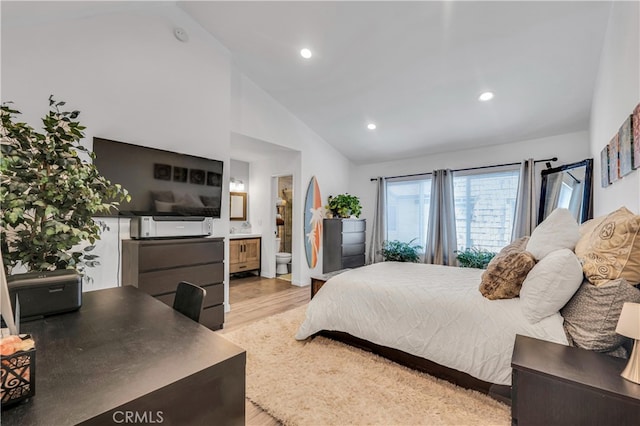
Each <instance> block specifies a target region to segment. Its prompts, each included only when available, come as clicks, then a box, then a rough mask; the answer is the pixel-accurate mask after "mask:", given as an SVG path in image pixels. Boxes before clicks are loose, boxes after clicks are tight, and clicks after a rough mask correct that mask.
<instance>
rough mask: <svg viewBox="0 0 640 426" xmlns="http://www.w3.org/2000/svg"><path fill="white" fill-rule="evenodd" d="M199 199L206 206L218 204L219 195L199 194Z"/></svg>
mask: <svg viewBox="0 0 640 426" xmlns="http://www.w3.org/2000/svg"><path fill="white" fill-rule="evenodd" d="M200 200H202V203H203V204H204V205H205V206H207V207H209V206H211V207H215V206H218V205H220V197H208V196H206V195H201V196H200Z"/></svg>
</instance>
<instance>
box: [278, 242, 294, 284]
mask: <svg viewBox="0 0 640 426" xmlns="http://www.w3.org/2000/svg"><path fill="white" fill-rule="evenodd" d="M276 251H277V253H276V275H283V274H288V273H289V268H288V267H287V265H288V264H289V262H291V253H284V252H280V238H276Z"/></svg>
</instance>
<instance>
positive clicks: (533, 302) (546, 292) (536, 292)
mask: <svg viewBox="0 0 640 426" xmlns="http://www.w3.org/2000/svg"><path fill="white" fill-rule="evenodd" d="M582 280H583V275H582V266H581V265H580V262H579V261H578V258H577V257H576V255H575V254H574V253H573V252H572V251H571V250H569V249H566V248H565V249H560V250H556V251H554V252H551V253H549V254H548V255H546V256H545V257H544V258H543V259H542V260H541V261H539V262H538V263H537V264H536V266H534V267H533V269H531V271H530V272H529V275H527V278H525V280H524V282H523V283H522V289H521V290H520V305H521V306H522V313H523V314H524V316H525V318H526V319H527V321H529V322H530V323H531V324H535V323H537V322H539V321H540V320H542V319H544V318H546V317H548V316H549V315H553V314H554V313H556V312H558V311H559V310H560V308H562V307H563V306H564V305H565V304H566V303H567V302H568V301H569V299H571V296H573V294H574V293H575V292H576V290H578V287H580V283H581V282H582Z"/></svg>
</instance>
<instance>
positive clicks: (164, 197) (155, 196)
mask: <svg viewBox="0 0 640 426" xmlns="http://www.w3.org/2000/svg"><path fill="white" fill-rule="evenodd" d="M151 199H152V200H153V201H162V202H163V203H173V201H174V198H173V192H171V191H151Z"/></svg>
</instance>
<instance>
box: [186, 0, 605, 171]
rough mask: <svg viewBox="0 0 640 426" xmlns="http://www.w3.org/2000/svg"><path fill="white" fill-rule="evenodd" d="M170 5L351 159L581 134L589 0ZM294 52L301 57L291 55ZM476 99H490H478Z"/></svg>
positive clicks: (591, 58) (586, 108)
mask: <svg viewBox="0 0 640 426" xmlns="http://www.w3.org/2000/svg"><path fill="white" fill-rule="evenodd" d="M178 4H179V6H180V7H182V8H183V9H184V10H185V11H186V12H187V13H189V14H190V15H191V16H192V17H193V18H194V19H195V20H197V21H198V22H199V23H200V24H201V25H202V26H203V27H204V28H205V29H207V30H208V31H209V32H210V33H211V34H213V35H214V36H215V37H216V38H217V39H218V40H219V41H220V42H221V43H222V44H224V45H225V46H226V47H227V48H228V49H229V50H230V51H231V53H232V56H233V60H234V62H235V64H236V65H237V66H238V68H239V69H240V70H241V71H242V72H243V73H245V74H246V75H247V76H248V77H249V78H251V79H252V80H253V81H254V82H255V83H257V84H258V85H259V86H260V87H262V88H263V89H264V90H265V91H266V92H268V93H269V94H270V95H271V96H272V97H273V98H275V99H276V100H277V101H279V102H280V103H281V104H282V105H284V106H285V107H286V108H287V109H289V110H290V111H291V112H292V113H293V114H295V115H296V116H297V117H299V118H300V119H301V120H303V121H304V122H305V123H306V124H307V125H308V126H309V127H310V128H311V129H313V130H314V131H315V132H316V133H318V134H319V135H320V136H321V137H322V138H323V139H324V140H326V141H327V142H328V143H330V144H332V145H334V146H335V147H336V148H337V149H338V150H339V151H341V152H342V153H343V154H344V155H345V156H347V157H348V158H350V159H351V160H352V161H354V162H356V163H368V162H377V161H384V160H390V159H398V158H406V157H412V156H416V155H426V154H429V153H435V152H442V151H450V150H459V149H465V148H469V147H477V146H482V145H492V144H499V143H508V142H515V141H521V140H528V139H533V138H538V137H544V136H550V135H557V134H562V133H568V132H574V131H580V130H587V129H588V122H589V114H590V108H591V99H592V96H593V90H594V82H595V80H596V75H597V71H598V64H599V59H600V51H601V48H602V45H603V40H604V35H605V32H606V28H607V21H608V16H609V8H610V4H609V3H607V2H590V1H587V2H573V1H571V2H547V1H543V2H538V1H532V2H521V1H513V2H501V1H498V2H458V1H444V2H436V1H427V2H396V1H388V2H377V1H374V2H367V1H364V2H362V1H356V2H324V1H322V2H244V1H240V2H207V1H204V2H203V1H193V2H188V1H187V2H179V3H178ZM304 47H308V48H309V49H311V51H312V53H313V56H312V58H311V59H308V60H305V59H303V58H302V57H301V56H300V54H299V52H300V49H302V48H304ZM485 91H492V92H494V94H495V98H494V99H493V100H491V101H489V102H479V101H478V96H479V95H480V94H481V93H482V92H485ZM370 122H374V123H375V124H376V125H377V129H376V130H373V131H372V130H369V129H367V127H366V126H367V124H368V123H370Z"/></svg>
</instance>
